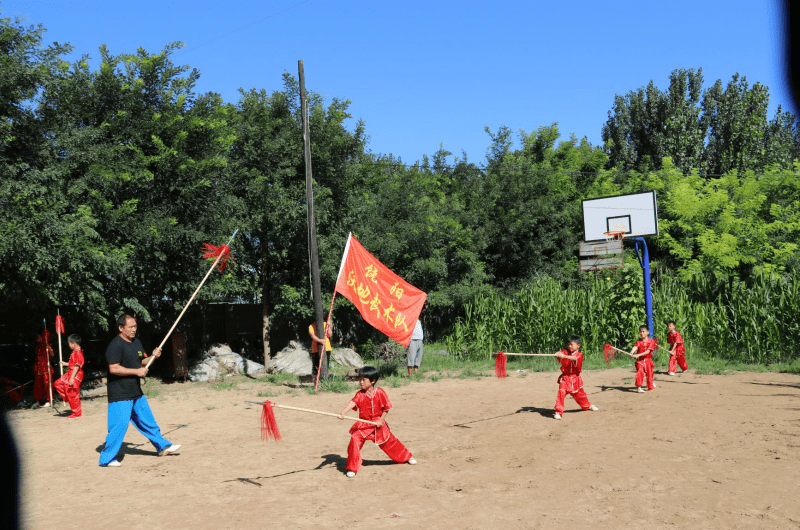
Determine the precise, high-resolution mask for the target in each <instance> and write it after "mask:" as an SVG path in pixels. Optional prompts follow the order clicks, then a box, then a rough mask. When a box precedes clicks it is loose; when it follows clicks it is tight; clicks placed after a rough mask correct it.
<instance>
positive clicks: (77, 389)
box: [53, 333, 84, 419]
mask: <svg viewBox="0 0 800 530" xmlns="http://www.w3.org/2000/svg"><path fill="white" fill-rule="evenodd" d="M67 344H69V349H70V350H71V351H72V353H71V354H70V356H69V362H64V361H61V365H62V366H66V367H67V370H68V371H67V373H66V374H64V375H62V376H61V379H59V380H58V381H56V382H55V384H54V385H53V387H55V389H56V391H58V394H59V395H60V396H61V399H63V400H64V401H66V402H67V403H69V408H70V410H72V414H70V415H69V416H67V418H70V419H72V418H80V417H81V414H82V412H81V382H82V381H83V365H84V359H83V350H81V336H80V335H77V334H74V333H73V334H72V335H70V336H69V337H68V338H67Z"/></svg>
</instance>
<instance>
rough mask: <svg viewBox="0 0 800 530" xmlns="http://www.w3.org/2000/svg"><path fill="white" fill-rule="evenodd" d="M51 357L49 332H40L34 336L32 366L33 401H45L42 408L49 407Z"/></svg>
mask: <svg viewBox="0 0 800 530" xmlns="http://www.w3.org/2000/svg"><path fill="white" fill-rule="evenodd" d="M52 357H53V348H51V347H50V332H49V331H47V330H46V329H45V330H42V332H41V333H40V334H39V335H37V336H36V364H35V365H34V366H33V373H34V379H33V400H34V401H35V402H37V403H41V402H42V401H45V403H44V404H43V405H42V406H43V407H49V406H50V402H49V401H48V395H49V393H50V385H51V384H52V374H53V369H52V366H51V365H50V359H51V358H52Z"/></svg>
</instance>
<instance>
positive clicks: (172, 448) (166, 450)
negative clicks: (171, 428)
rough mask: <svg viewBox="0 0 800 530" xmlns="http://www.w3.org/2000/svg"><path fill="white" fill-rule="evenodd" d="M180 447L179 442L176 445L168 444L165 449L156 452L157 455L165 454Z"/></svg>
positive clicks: (174, 451)
mask: <svg viewBox="0 0 800 530" xmlns="http://www.w3.org/2000/svg"><path fill="white" fill-rule="evenodd" d="M180 448H181V446H180V444H178V445H170V446H169V447H167V448H166V449H162V450H161V451H159V452H158V456H166V455H168V454H170V453H176V452H178V449H180Z"/></svg>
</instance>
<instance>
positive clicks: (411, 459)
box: [408, 457, 417, 466]
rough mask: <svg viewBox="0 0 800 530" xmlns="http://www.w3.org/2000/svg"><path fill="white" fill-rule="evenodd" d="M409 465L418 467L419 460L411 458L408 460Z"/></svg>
mask: <svg viewBox="0 0 800 530" xmlns="http://www.w3.org/2000/svg"><path fill="white" fill-rule="evenodd" d="M408 463H409V464H411V465H412V466H415V465H417V459H416V458H414V457H411V458H409V459H408Z"/></svg>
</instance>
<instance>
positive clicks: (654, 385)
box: [650, 383, 658, 390]
mask: <svg viewBox="0 0 800 530" xmlns="http://www.w3.org/2000/svg"><path fill="white" fill-rule="evenodd" d="M653 388H658V387H657V386H656V384H655V383H653ZM653 388H651V389H650V390H653Z"/></svg>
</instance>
